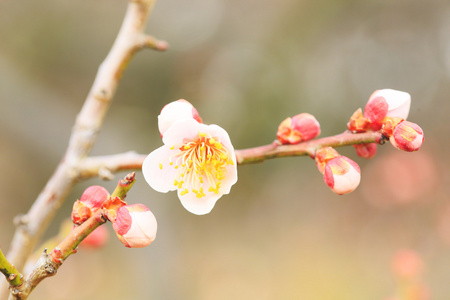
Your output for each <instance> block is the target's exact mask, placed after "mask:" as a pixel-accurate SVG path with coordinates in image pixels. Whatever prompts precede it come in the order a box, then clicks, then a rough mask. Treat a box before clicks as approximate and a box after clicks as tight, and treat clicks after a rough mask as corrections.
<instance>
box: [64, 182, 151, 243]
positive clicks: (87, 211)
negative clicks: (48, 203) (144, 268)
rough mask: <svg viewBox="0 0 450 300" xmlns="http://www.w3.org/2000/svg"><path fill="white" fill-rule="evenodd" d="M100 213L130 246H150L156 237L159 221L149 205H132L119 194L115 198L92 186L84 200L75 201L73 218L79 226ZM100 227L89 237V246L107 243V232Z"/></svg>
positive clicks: (82, 196)
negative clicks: (157, 221)
mask: <svg viewBox="0 0 450 300" xmlns="http://www.w3.org/2000/svg"><path fill="white" fill-rule="evenodd" d="M96 214H100V215H101V217H103V218H105V219H107V220H109V221H110V222H111V223H112V224H113V229H114V231H115V232H116V235H117V237H118V238H119V240H120V241H121V242H122V244H124V245H125V246H126V247H129V248H142V247H146V246H148V245H150V244H151V243H152V242H153V241H154V239H155V236H156V230H157V223H156V219H155V216H154V215H153V214H152V212H151V211H150V210H149V209H148V208H147V207H145V206H144V205H143V204H132V205H128V204H127V203H126V202H125V201H123V200H122V199H120V198H119V197H111V196H110V195H109V193H108V191H107V190H106V189H105V188H104V187H101V186H91V187H88V188H87V189H86V190H85V191H84V192H83V194H82V195H81V197H80V200H77V201H75V203H74V205H73V210H72V221H73V223H74V224H75V226H78V225H81V224H82V223H84V222H85V221H86V220H88V219H89V218H91V217H93V216H94V215H96ZM100 228H102V227H99V228H97V229H96V230H95V231H94V232H93V233H91V234H90V235H89V236H88V237H87V238H86V239H85V241H86V242H85V243H84V245H85V246H91V247H99V246H101V245H103V244H104V243H105V242H106V238H107V236H106V232H105V230H99V229H100ZM94 233H95V234H94Z"/></svg>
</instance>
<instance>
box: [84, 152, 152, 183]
mask: <svg viewBox="0 0 450 300" xmlns="http://www.w3.org/2000/svg"><path fill="white" fill-rule="evenodd" d="M145 157H146V156H145V155H141V154H138V153H136V152H134V151H130V152H126V153H121V154H115V155H105V156H92V157H87V158H86V159H85V160H83V161H82V162H81V163H80V164H79V166H78V171H79V178H80V179H81V178H82V179H84V178H90V177H96V176H99V177H100V178H102V179H108V180H110V179H112V178H113V176H114V175H113V173H115V172H118V171H124V170H138V169H141V168H142V163H143V162H144V159H145Z"/></svg>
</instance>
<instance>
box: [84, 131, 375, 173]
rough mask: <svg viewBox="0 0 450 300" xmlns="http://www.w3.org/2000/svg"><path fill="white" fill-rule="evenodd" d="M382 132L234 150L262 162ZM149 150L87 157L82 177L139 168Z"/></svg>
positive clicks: (245, 159) (242, 158)
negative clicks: (142, 152) (143, 152)
mask: <svg viewBox="0 0 450 300" xmlns="http://www.w3.org/2000/svg"><path fill="white" fill-rule="evenodd" d="M383 141H384V140H383V138H382V135H381V133H380V132H373V131H369V132H364V133H350V132H348V131H346V132H343V133H341V134H338V135H334V136H329V137H324V138H320V139H314V140H309V141H306V142H302V143H299V144H295V145H281V144H280V143H279V142H278V141H274V142H273V143H271V144H268V145H263V146H258V147H254V148H249V149H240V150H235V153H236V160H237V163H238V165H245V164H252V163H261V162H263V161H265V160H267V159H271V158H278V157H288V156H306V155H309V156H314V153H315V151H316V150H317V149H319V148H321V147H333V148H337V147H343V146H349V145H354V144H363V143H382V142H383ZM146 157H147V154H138V153H136V152H134V151H130V152H126V153H121V154H115V155H105V156H95V157H88V158H86V159H85V160H83V162H82V163H81V164H80V165H79V175H80V178H83V179H85V178H90V177H95V176H99V177H102V178H106V179H109V178H110V177H112V176H113V173H114V172H118V171H125V170H139V169H141V168H142V163H143V162H144V159H145V158H146Z"/></svg>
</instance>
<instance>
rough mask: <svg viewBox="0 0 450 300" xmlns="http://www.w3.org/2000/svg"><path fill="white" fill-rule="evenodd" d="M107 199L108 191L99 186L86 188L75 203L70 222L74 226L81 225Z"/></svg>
mask: <svg viewBox="0 0 450 300" xmlns="http://www.w3.org/2000/svg"><path fill="white" fill-rule="evenodd" d="M108 198H109V193H108V191H107V190H106V189H105V188H104V187H101V186H98V185H93V186H90V187H88V188H87V189H86V190H85V191H84V192H83V195H81V198H80V200H77V201H75V203H74V204H73V209H72V221H73V223H74V224H78V225H80V224H82V223H83V222H84V221H86V220H87V219H89V218H90V217H91V216H92V214H93V213H95V212H96V211H98V210H99V209H100V208H101V207H102V205H103V202H105V201H106V200H107V199H108Z"/></svg>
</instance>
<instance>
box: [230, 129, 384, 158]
mask: <svg viewBox="0 0 450 300" xmlns="http://www.w3.org/2000/svg"><path fill="white" fill-rule="evenodd" d="M382 142H383V139H382V135H381V133H380V132H373V131H371V132H364V133H355V134H354V133H350V132H344V133H341V134H338V135H334V136H329V137H324V138H321V139H314V140H310V141H307V142H302V143H299V144H295V145H280V144H279V143H278V142H277V141H275V142H273V143H272V144H270V145H265V146H261V147H255V148H250V149H244V150H236V160H237V163H238V165H243V164H251V163H259V162H263V161H265V160H266V159H270V158H277V157H287V156H305V155H309V156H311V157H314V155H315V152H316V150H317V149H319V148H322V147H333V148H336V147H342V146H349V145H354V144H363V143H382Z"/></svg>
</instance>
